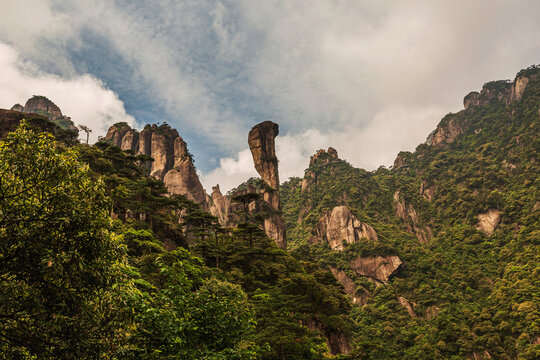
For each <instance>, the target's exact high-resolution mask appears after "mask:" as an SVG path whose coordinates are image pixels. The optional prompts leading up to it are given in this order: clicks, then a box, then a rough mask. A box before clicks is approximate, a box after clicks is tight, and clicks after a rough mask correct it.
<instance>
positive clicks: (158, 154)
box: [105, 123, 206, 206]
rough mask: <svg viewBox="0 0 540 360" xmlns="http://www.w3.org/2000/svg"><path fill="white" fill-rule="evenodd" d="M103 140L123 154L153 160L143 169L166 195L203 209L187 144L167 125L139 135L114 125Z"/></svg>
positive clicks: (203, 196)
mask: <svg viewBox="0 0 540 360" xmlns="http://www.w3.org/2000/svg"><path fill="white" fill-rule="evenodd" d="M105 139H106V141H109V142H110V143H112V144H113V145H115V146H118V147H119V148H121V149H122V150H124V151H133V152H134V153H136V154H141V155H147V156H150V157H152V158H153V159H154V161H152V162H147V163H146V164H144V166H146V167H148V168H149V170H150V175H151V176H153V177H155V178H156V179H160V180H163V182H164V183H165V185H166V186H167V189H168V191H169V193H171V194H180V195H184V196H186V197H187V198H188V199H190V200H193V201H195V202H197V203H199V204H203V205H204V206H206V193H205V191H204V189H203V187H202V185H201V182H200V180H199V176H198V175H197V171H196V169H195V166H194V165H193V161H192V158H191V155H190V153H189V151H188V149H187V145H186V142H185V141H184V140H183V139H182V137H180V135H179V134H178V131H177V130H176V129H173V128H171V127H170V126H169V125H167V124H163V125H159V126H158V125H156V124H153V125H146V126H145V127H144V129H143V130H142V131H141V132H138V131H137V130H135V129H132V128H131V127H130V126H129V125H128V124H127V123H117V124H114V125H113V126H111V127H110V128H109V131H107V135H106V136H105Z"/></svg>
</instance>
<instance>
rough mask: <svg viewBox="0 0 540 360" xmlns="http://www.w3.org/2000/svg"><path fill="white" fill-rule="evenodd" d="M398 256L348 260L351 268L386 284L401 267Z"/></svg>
mask: <svg viewBox="0 0 540 360" xmlns="http://www.w3.org/2000/svg"><path fill="white" fill-rule="evenodd" d="M402 264H403V263H402V261H401V259H400V258H399V257H398V256H376V257H359V258H357V259H355V260H352V261H351V262H350V266H351V269H353V270H354V271H355V272H356V273H357V274H358V275H362V276H366V277H368V278H369V279H371V280H373V281H374V282H377V283H382V284H386V283H387V282H388V280H389V279H390V277H391V276H392V275H395V274H396V273H397V272H398V271H399V270H400V269H401V267H402Z"/></svg>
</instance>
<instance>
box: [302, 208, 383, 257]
mask: <svg viewBox="0 0 540 360" xmlns="http://www.w3.org/2000/svg"><path fill="white" fill-rule="evenodd" d="M313 235H314V237H313V238H312V239H311V242H319V241H325V242H327V243H328V244H329V245H330V248H332V250H343V241H345V242H346V243H347V244H352V243H354V242H357V241H359V240H360V239H367V240H372V241H376V240H378V237H377V232H376V231H375V229H373V228H372V227H371V226H370V225H368V224H366V223H364V222H361V221H360V220H358V218H357V217H356V216H355V215H354V214H353V213H352V212H351V210H350V209H349V208H348V207H347V206H344V205H342V206H336V207H335V208H333V209H332V211H327V212H325V213H324V214H323V215H322V216H321V217H320V218H319V223H318V224H317V227H316V228H315V230H314V232H313Z"/></svg>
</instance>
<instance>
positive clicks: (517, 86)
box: [511, 76, 530, 101]
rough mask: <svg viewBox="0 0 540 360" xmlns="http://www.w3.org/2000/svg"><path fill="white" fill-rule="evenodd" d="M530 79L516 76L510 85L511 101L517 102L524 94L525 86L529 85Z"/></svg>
mask: <svg viewBox="0 0 540 360" xmlns="http://www.w3.org/2000/svg"><path fill="white" fill-rule="evenodd" d="M529 81H530V79H529V78H528V77H526V76H518V77H517V78H516V80H514V83H513V84H512V93H511V100H512V101H519V100H521V97H522V96H523V93H524V92H525V88H526V87H527V84H529Z"/></svg>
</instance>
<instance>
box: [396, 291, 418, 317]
mask: <svg viewBox="0 0 540 360" xmlns="http://www.w3.org/2000/svg"><path fill="white" fill-rule="evenodd" d="M397 301H398V303H399V305H401V306H403V307H404V308H405V310H407V312H408V313H409V315H410V316H411V317H412V318H415V317H417V316H416V313H415V312H414V308H413V306H414V303H411V302H410V301H409V300H407V299H406V298H404V297H403V296H398V298H397Z"/></svg>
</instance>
